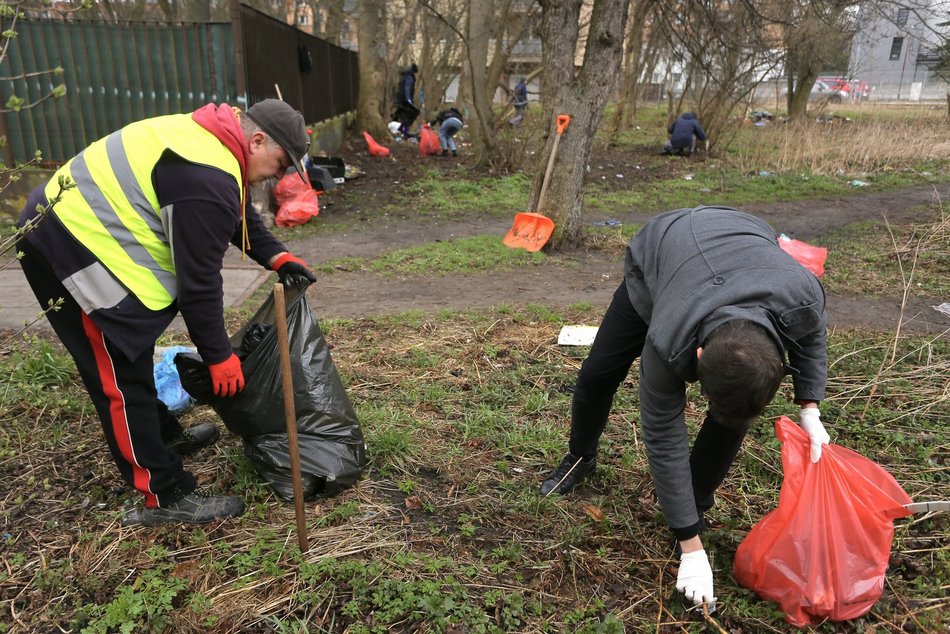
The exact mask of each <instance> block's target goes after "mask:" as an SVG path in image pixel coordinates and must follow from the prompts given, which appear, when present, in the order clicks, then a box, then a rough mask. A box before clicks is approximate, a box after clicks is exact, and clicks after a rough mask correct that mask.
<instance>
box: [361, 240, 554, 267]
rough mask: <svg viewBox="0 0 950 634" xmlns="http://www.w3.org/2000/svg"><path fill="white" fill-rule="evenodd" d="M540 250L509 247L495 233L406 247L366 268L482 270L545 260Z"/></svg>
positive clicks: (392, 252) (388, 254) (373, 262)
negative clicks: (531, 250)
mask: <svg viewBox="0 0 950 634" xmlns="http://www.w3.org/2000/svg"><path fill="white" fill-rule="evenodd" d="M544 261H545V256H544V254H543V253H540V252H535V253H529V252H528V251H525V250H524V249H511V248H509V247H506V246H505V245H504V244H502V241H501V238H500V237H498V236H491V235H488V236H472V237H470V238H459V239H457V240H447V241H445V242H436V243H432V244H425V245H420V246H416V247H409V248H406V249H397V250H395V251H390V252H388V253H385V254H384V255H382V256H381V257H379V258H376V259H375V260H372V261H371V262H369V264H368V268H369V269H370V270H372V271H375V272H377V273H382V274H384V275H413V274H427V275H431V274H438V275H455V274H459V273H463V274H464V273H481V272H484V271H500V270H508V269H513V268H517V267H520V266H526V265H539V264H542V263H544Z"/></svg>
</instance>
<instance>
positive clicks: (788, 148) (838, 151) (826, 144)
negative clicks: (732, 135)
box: [730, 108, 950, 176]
mask: <svg viewBox="0 0 950 634" xmlns="http://www.w3.org/2000/svg"><path fill="white" fill-rule="evenodd" d="M842 114H847V115H854V118H850V117H843V116H832V115H831V114H830V113H825V114H823V115H822V116H819V117H815V118H807V119H803V120H800V121H796V122H792V123H787V124H782V123H778V122H774V123H772V124H770V125H768V126H765V127H762V128H755V130H754V133H755V138H756V141H755V142H754V143H750V144H749V145H748V148H747V149H746V150H745V151H743V152H742V153H740V154H739V155H738V156H737V157H736V158H735V160H734V161H733V160H732V159H731V160H730V162H731V163H734V164H735V166H736V167H738V168H739V169H742V170H748V171H752V170H756V171H758V170H762V169H767V170H769V171H773V172H778V173H806V174H808V173H811V174H823V175H828V176H831V175H836V174H861V173H866V174H869V173H876V174H880V173H886V172H888V171H893V170H906V169H913V168H917V167H919V166H921V165H924V164H927V163H928V162H937V161H946V160H947V157H948V156H950V127H948V125H947V116H946V112H945V111H941V110H933V109H924V108H920V109H916V110H913V111H908V110H900V111H893V110H886V109H883V108H882V109H879V110H876V111H875V112H874V116H873V117H872V116H867V114H866V113H865V112H863V111H861V110H858V111H855V112H846V113H844V112H843V113H842Z"/></svg>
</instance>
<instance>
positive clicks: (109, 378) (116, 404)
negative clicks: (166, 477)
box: [82, 313, 158, 507]
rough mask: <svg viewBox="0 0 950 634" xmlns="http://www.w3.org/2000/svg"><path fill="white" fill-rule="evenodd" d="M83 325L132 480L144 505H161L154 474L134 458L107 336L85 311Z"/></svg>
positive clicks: (118, 442) (113, 427) (113, 431)
mask: <svg viewBox="0 0 950 634" xmlns="http://www.w3.org/2000/svg"><path fill="white" fill-rule="evenodd" d="M82 325H83V329H84V330H85V331H86V337H87V338H88V339H89V343H90V344H91V346H92V353H93V355H94V356H95V358H96V369H97V371H98V372H99V380H100V381H101V383H102V392H103V394H105V396H106V398H107V399H108V400H109V425H110V426H111V427H112V434H113V436H115V441H116V444H117V445H118V446H119V451H120V452H121V453H122V457H123V458H125V460H126V462H128V463H129V464H130V465H132V480H133V483H134V485H135V488H136V489H138V490H139V491H141V492H142V494H143V495H145V506H148V507H154V506H158V498H156V497H155V494H154V493H152V489H151V484H150V483H151V479H152V474H151V473H150V472H149V470H148V469H145V468H143V467H142V466H141V465H140V464H139V462H138V460H137V459H136V457H135V449H134V448H133V447H132V434H131V432H130V431H129V419H128V416H126V412H125V397H124V396H123V395H122V390H120V389H119V385H118V383H117V382H116V379H115V368H114V366H113V365H112V357H111V356H110V355H109V351H108V350H106V343H105V337H104V336H103V334H102V331H101V330H99V327H98V326H96V324H95V323H93V321H92V319H90V318H89V315H87V314H86V313H82Z"/></svg>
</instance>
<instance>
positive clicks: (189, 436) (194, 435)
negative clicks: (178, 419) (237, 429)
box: [165, 423, 221, 456]
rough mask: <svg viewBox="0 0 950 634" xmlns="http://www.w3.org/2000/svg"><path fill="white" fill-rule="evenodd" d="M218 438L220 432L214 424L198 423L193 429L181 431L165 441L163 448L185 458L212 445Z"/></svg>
mask: <svg viewBox="0 0 950 634" xmlns="http://www.w3.org/2000/svg"><path fill="white" fill-rule="evenodd" d="M220 436H221V432H219V431H218V426H217V425H215V424H214V423H199V424H198V425H195V426H194V427H189V428H187V429H182V430H181V433H179V434H178V435H177V436H175V437H174V438H172V439H171V440H168V441H166V442H165V446H166V447H168V448H169V449H171V450H172V451H174V452H176V453H177V454H178V455H179V456H187V455H188V454H193V453H195V452H196V451H198V450H199V449H203V448H204V447H207V446H208V445H211V444H213V443H214V442H215V441H216V440H217V439H218V438H219V437H220Z"/></svg>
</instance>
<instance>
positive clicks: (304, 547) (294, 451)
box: [274, 284, 310, 553]
mask: <svg viewBox="0 0 950 634" xmlns="http://www.w3.org/2000/svg"><path fill="white" fill-rule="evenodd" d="M274 308H275V309H276V311H277V347H278V348H279V349H280V377H281V383H283V387H284V419H285V421H286V423H287V448H288V449H289V453H290V475H291V477H292V478H293V482H294V507H295V511H296V514H297V543H298V544H299V545H300V552H301V553H305V552H307V551H308V550H309V549H310V544H309V543H308V540H307V517H306V516H305V515H304V509H303V481H302V478H301V475H300V448H299V446H298V444H297V411H296V408H295V406H294V376H293V373H292V372H291V369H290V338H289V337H288V335H287V304H286V302H285V301H284V285H283V284H274Z"/></svg>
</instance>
